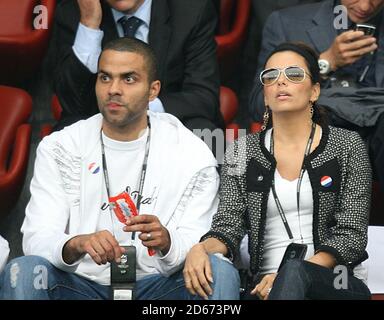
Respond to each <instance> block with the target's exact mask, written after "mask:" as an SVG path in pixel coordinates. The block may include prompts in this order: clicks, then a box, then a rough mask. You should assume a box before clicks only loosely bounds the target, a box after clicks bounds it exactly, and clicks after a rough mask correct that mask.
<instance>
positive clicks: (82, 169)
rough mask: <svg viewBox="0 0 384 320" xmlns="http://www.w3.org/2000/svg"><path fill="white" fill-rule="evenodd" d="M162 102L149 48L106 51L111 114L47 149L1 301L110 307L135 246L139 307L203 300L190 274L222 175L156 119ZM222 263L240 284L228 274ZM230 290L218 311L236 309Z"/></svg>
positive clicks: (104, 85) (198, 148) (175, 129)
mask: <svg viewBox="0 0 384 320" xmlns="http://www.w3.org/2000/svg"><path fill="white" fill-rule="evenodd" d="M159 91H160V82H159V81H158V80H157V76H156V63H155V58H154V54H153V51H152V50H151V49H150V48H149V46H148V45H147V44H145V43H143V42H141V41H140V40H136V39H127V38H119V39H117V40H113V41H112V42H110V43H109V44H108V45H106V46H105V48H104V50H103V52H102V54H101V56H100V60H99V65H98V76H97V83H96V96H97V99H98V105H99V109H100V112H101V114H97V115H95V116H93V117H92V118H89V119H87V120H83V121H79V122H77V123H75V124H73V125H71V126H69V127H66V128H64V129H63V130H62V131H59V132H55V133H53V134H51V135H50V136H48V137H46V138H45V139H44V140H43V141H42V142H41V143H40V145H39V148H38V150H37V158H36V163H35V172H34V177H33V180H32V182H31V195H32V197H31V200H30V202H29V204H28V206H27V209H26V217H25V221H24V223H23V226H22V232H23V234H24V237H23V249H24V253H25V255H26V256H25V257H21V258H17V259H15V260H13V261H11V262H10V263H9V264H8V265H7V266H6V268H5V271H4V273H3V274H2V276H1V277H0V287H1V288H2V289H1V293H0V298H3V299H108V298H109V290H110V263H111V262H117V263H119V262H120V258H121V255H122V254H123V253H124V252H125V249H124V248H123V246H126V245H132V244H133V245H134V246H135V247H136V250H137V253H136V257H137V258H136V260H137V265H136V274H137V283H136V294H135V295H136V298H137V299H193V298H196V297H195V296H193V295H190V294H189V293H188V292H187V291H186V290H185V287H184V281H183V275H182V271H180V270H181V269H182V266H183V264H184V260H185V257H186V254H187V252H188V251H189V249H190V248H191V247H192V245H193V244H195V243H197V242H198V241H199V239H200V237H201V236H202V235H203V234H204V233H205V232H207V231H208V229H209V227H210V224H211V218H212V215H213V214H214V212H215V211H216V208H217V201H218V199H217V190H218V185H219V178H218V174H217V171H216V165H217V163H216V160H215V158H214V157H213V155H212V153H211V151H210V150H209V148H208V147H207V146H206V145H205V143H204V142H202V141H201V140H200V139H199V138H197V137H196V136H195V135H194V134H193V133H192V132H190V131H189V130H188V129H186V128H185V127H184V126H183V125H182V124H181V122H180V121H179V120H178V119H176V118H175V117H174V116H172V115H169V114H166V113H152V112H150V111H148V110H147V109H148V103H149V101H152V100H153V99H155V98H156V97H157V95H158V93H159ZM122 204H123V205H122ZM136 211H139V212H138V213H139V214H138V215H136ZM129 212H130V214H129ZM127 213H128V214H127ZM212 259H213V260H214V262H213V263H214V268H215V266H217V267H220V269H221V270H223V272H220V275H221V276H223V277H229V276H231V275H230V274H228V275H227V274H226V270H227V268H226V266H227V264H228V262H226V261H224V260H221V259H218V258H216V257H213V258H212ZM228 270H231V269H230V268H228ZM232 277H234V278H235V279H237V278H236V277H237V275H236V274H232ZM223 282H225V281H223ZM220 283H222V281H217V285H216V283H215V284H214V285H213V288H214V290H215V289H216V288H217V290H216V291H214V294H213V295H212V296H211V298H212V299H222V298H228V297H226V296H225V295H223V292H224V293H225V292H226V291H227V290H222V289H220V287H219V286H220ZM215 285H216V287H215Z"/></svg>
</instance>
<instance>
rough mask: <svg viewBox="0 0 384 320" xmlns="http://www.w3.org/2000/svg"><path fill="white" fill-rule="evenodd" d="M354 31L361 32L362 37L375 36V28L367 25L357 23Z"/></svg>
mask: <svg viewBox="0 0 384 320" xmlns="http://www.w3.org/2000/svg"><path fill="white" fill-rule="evenodd" d="M354 30H355V31H363V32H364V36H373V35H374V34H375V31H376V27H375V26H374V25H373V24H369V23H357V24H356V26H355V29H354Z"/></svg>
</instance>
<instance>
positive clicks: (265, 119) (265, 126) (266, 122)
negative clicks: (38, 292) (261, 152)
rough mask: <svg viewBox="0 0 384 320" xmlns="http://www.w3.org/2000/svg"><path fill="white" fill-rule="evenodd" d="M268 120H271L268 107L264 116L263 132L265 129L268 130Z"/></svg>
mask: <svg viewBox="0 0 384 320" xmlns="http://www.w3.org/2000/svg"><path fill="white" fill-rule="evenodd" d="M268 120H269V108H268V106H265V111H264V115H263V125H262V126H261V131H264V130H265V129H267V126H268Z"/></svg>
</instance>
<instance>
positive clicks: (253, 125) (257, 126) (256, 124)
mask: <svg viewBox="0 0 384 320" xmlns="http://www.w3.org/2000/svg"><path fill="white" fill-rule="evenodd" d="M262 125H263V124H262V123H261V122H252V123H251V128H250V131H251V133H255V132H260V131H261V126H262Z"/></svg>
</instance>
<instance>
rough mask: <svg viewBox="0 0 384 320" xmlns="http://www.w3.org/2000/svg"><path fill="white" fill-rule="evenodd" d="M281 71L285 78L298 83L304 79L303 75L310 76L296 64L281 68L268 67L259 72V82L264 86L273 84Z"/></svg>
mask: <svg viewBox="0 0 384 320" xmlns="http://www.w3.org/2000/svg"><path fill="white" fill-rule="evenodd" d="M281 72H283V73H284V76H285V77H286V78H287V80H289V81H291V82H293V83H300V82H303V81H304V80H305V75H308V76H309V77H311V75H310V74H309V73H307V72H306V71H305V70H304V69H303V68H301V67H298V66H289V67H285V68H282V69H279V68H270V69H265V70H263V71H262V72H261V73H260V82H261V83H262V84H263V85H264V86H270V85H271V84H274V83H275V82H276V81H277V79H279V77H280V73H281Z"/></svg>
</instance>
